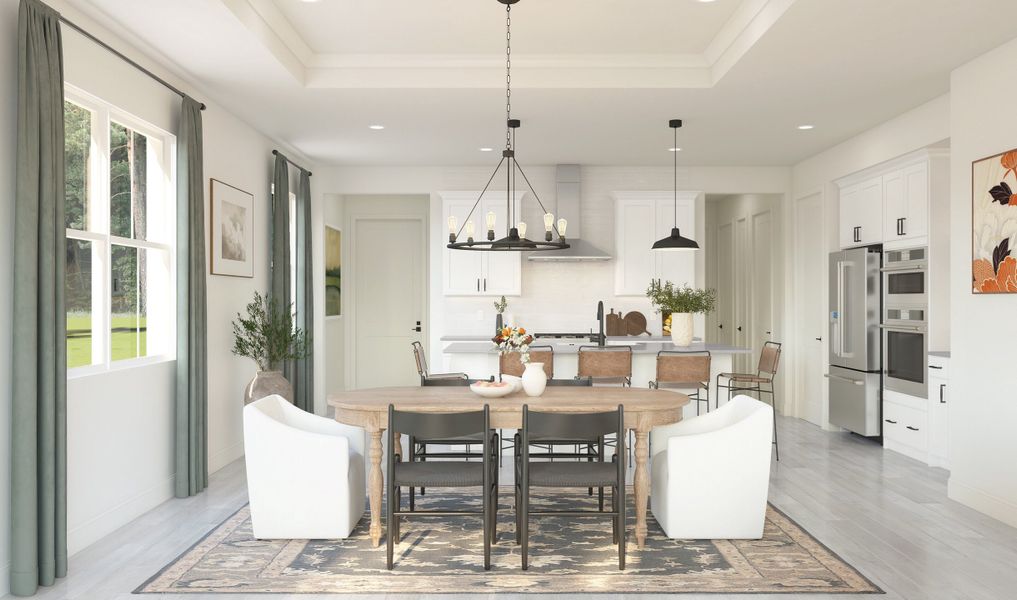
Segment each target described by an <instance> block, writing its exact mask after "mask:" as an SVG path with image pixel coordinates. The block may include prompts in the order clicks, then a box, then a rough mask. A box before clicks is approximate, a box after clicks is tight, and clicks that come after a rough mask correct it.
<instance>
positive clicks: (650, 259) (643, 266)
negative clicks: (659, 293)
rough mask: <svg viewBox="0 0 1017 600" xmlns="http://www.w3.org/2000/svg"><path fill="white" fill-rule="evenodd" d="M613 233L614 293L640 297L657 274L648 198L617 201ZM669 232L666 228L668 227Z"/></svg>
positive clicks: (653, 207)
mask: <svg viewBox="0 0 1017 600" xmlns="http://www.w3.org/2000/svg"><path fill="white" fill-rule="evenodd" d="M615 210H616V214H617V224H616V236H615V244H616V247H615V251H616V252H617V256H616V257H615V279H614V281H615V293H616V294H617V295H619V296H644V295H645V294H646V288H647V287H648V286H649V285H650V280H651V279H654V278H655V277H656V275H657V257H656V253H654V252H653V250H651V247H652V246H653V242H655V241H656V239H658V238H654V237H653V236H654V234H655V232H656V229H655V223H656V202H655V201H654V200H650V199H631V200H624V201H621V200H619V201H618V205H617V207H616V209H615ZM668 231H670V229H669V230H668Z"/></svg>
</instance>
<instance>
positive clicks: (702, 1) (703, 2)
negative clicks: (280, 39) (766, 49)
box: [304, 0, 713, 4]
mask: <svg viewBox="0 0 1017 600" xmlns="http://www.w3.org/2000/svg"><path fill="white" fill-rule="evenodd" d="M316 1H317V0H311V2H316ZM304 2H307V0H304ZM699 2H700V4H709V3H711V2H713V0H699Z"/></svg>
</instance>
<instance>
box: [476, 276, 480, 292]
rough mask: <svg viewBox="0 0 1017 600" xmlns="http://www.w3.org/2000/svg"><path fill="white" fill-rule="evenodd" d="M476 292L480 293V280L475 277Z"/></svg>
mask: <svg viewBox="0 0 1017 600" xmlns="http://www.w3.org/2000/svg"><path fill="white" fill-rule="evenodd" d="M477 291H478V292H479V291H480V278H479V277H477Z"/></svg>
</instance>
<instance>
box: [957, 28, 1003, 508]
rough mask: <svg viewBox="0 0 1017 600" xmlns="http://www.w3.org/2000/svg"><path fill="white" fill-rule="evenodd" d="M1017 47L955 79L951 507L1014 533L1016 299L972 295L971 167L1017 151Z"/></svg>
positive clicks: (1000, 50)
mask: <svg viewBox="0 0 1017 600" xmlns="http://www.w3.org/2000/svg"><path fill="white" fill-rule="evenodd" d="M1015 61H1017V41H1012V42H1010V43H1008V44H1005V45H1003V46H1001V47H999V48H997V49H996V50H993V51H992V52H989V53H987V54H985V55H983V56H981V57H979V58H977V59H975V60H973V61H971V62H970V63H968V64H966V65H964V66H962V67H960V68H958V69H957V70H956V71H954V72H953V76H952V77H951V86H950V87H951V92H950V97H951V110H950V131H951V156H950V165H951V173H950V174H951V190H952V194H951V197H952V202H951V216H952V219H951V221H952V223H951V229H950V238H951V242H952V247H951V250H950V256H951V271H952V273H953V278H952V285H951V287H952V296H951V307H952V308H951V311H952V325H953V331H952V347H951V351H952V353H953V356H952V359H951V364H950V386H951V389H952V390H953V391H952V392H951V393H950V399H951V407H950V425H951V427H950V467H951V473H950V485H949V495H950V497H951V498H953V499H955V500H958V501H960V502H963V503H965V504H968V505H970V506H972V507H974V508H976V509H978V510H980V511H982V512H985V513H987V514H989V515H992V516H993V517H995V518H997V519H999V520H1001V521H1004V522H1006V523H1009V524H1010V525H1013V526H1017V470H1015V469H1014V468H1013V464H1014V457H1015V456H1017V436H1014V433H1013V424H1014V423H1017V402H1015V401H1014V390H1017V371H1015V370H1014V368H1013V365H1014V363H1015V362H1017V347H1015V346H1014V343H1013V340H1015V339H1017V321H1015V320H1014V319H1013V318H1011V317H1009V316H1008V315H1009V314H1010V313H1012V312H1013V308H1014V296H1012V295H984V296H975V295H973V294H972V293H971V275H970V273H971V243H972V242H971V163H972V161H974V160H977V159H980V158H983V157H985V156H990V155H993V154H996V153H998V152H1002V151H1005V150H1010V149H1012V148H1014V147H1017V115H1015V114H1014V112H1013V101H1012V98H1013V97H1014V96H1015V95H1017V80H1014V78H1013V77H1007V76H1003V77H1001V76H1000V74H1001V73H1007V74H1011V73H1013V65H1014V62H1015Z"/></svg>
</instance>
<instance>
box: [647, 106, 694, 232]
mask: <svg viewBox="0 0 1017 600" xmlns="http://www.w3.org/2000/svg"><path fill="white" fill-rule="evenodd" d="M668 125H669V126H670V127H671V129H674V146H672V147H671V152H673V153H674V227H672V228H671V235H669V236H667V237H666V238H663V239H659V240H657V241H656V242H654V243H653V249H654V250H698V249H699V244H697V243H696V240H691V239H689V238H687V237H682V234H681V233H679V232H678V129H679V128H680V127H681V126H682V120H681V119H671V120H670V121H669V122H668Z"/></svg>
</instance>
